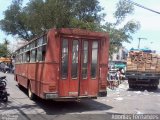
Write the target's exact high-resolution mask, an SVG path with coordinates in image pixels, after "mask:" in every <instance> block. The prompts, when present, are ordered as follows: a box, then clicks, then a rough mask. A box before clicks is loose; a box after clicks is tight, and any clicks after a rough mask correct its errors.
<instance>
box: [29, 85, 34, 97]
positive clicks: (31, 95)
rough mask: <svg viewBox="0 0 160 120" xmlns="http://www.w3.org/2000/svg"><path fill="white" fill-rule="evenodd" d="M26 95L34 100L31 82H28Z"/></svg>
mask: <svg viewBox="0 0 160 120" xmlns="http://www.w3.org/2000/svg"><path fill="white" fill-rule="evenodd" d="M28 97H29V99H30V100H34V99H35V95H34V93H33V92H32V91H31V84H29V87H28Z"/></svg>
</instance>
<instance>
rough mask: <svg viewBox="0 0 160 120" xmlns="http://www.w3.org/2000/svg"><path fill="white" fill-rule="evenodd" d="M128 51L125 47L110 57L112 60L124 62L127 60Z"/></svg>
mask: <svg viewBox="0 0 160 120" xmlns="http://www.w3.org/2000/svg"><path fill="white" fill-rule="evenodd" d="M127 54H128V50H127V49H126V48H125V47H121V48H120V49H119V51H118V52H117V53H114V54H113V55H112V60H113V61H116V60H122V61H123V60H126V59H127Z"/></svg>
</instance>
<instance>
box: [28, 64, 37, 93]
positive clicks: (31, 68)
mask: <svg viewBox="0 0 160 120" xmlns="http://www.w3.org/2000/svg"><path fill="white" fill-rule="evenodd" d="M27 77H28V80H29V82H30V85H31V90H32V92H33V93H35V94H36V95H38V93H39V92H38V84H39V82H38V80H37V79H36V63H30V64H28V74H27Z"/></svg>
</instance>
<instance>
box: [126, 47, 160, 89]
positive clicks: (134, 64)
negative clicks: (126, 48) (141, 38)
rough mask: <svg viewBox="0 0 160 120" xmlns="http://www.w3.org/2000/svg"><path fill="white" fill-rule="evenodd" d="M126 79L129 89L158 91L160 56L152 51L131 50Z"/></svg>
mask: <svg viewBox="0 0 160 120" xmlns="http://www.w3.org/2000/svg"><path fill="white" fill-rule="evenodd" d="M126 78H127V79H128V84H129V88H133V89H134V88H136V87H149V88H152V89H157V88H158V85H159V79H160V55H159V54H157V53H153V52H152V51H144V50H131V51H130V52H129V53H128V57H127V66H126Z"/></svg>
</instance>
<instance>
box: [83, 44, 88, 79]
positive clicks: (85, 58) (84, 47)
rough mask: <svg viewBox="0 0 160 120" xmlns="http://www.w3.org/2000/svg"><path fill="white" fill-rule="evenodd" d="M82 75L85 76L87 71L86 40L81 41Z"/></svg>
mask: <svg viewBox="0 0 160 120" xmlns="http://www.w3.org/2000/svg"><path fill="white" fill-rule="evenodd" d="M82 59H83V60H82V61H83V62H82V77H83V79H84V78H87V71H88V69H87V68H88V67H87V66H88V41H84V43H83V58H82Z"/></svg>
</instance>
